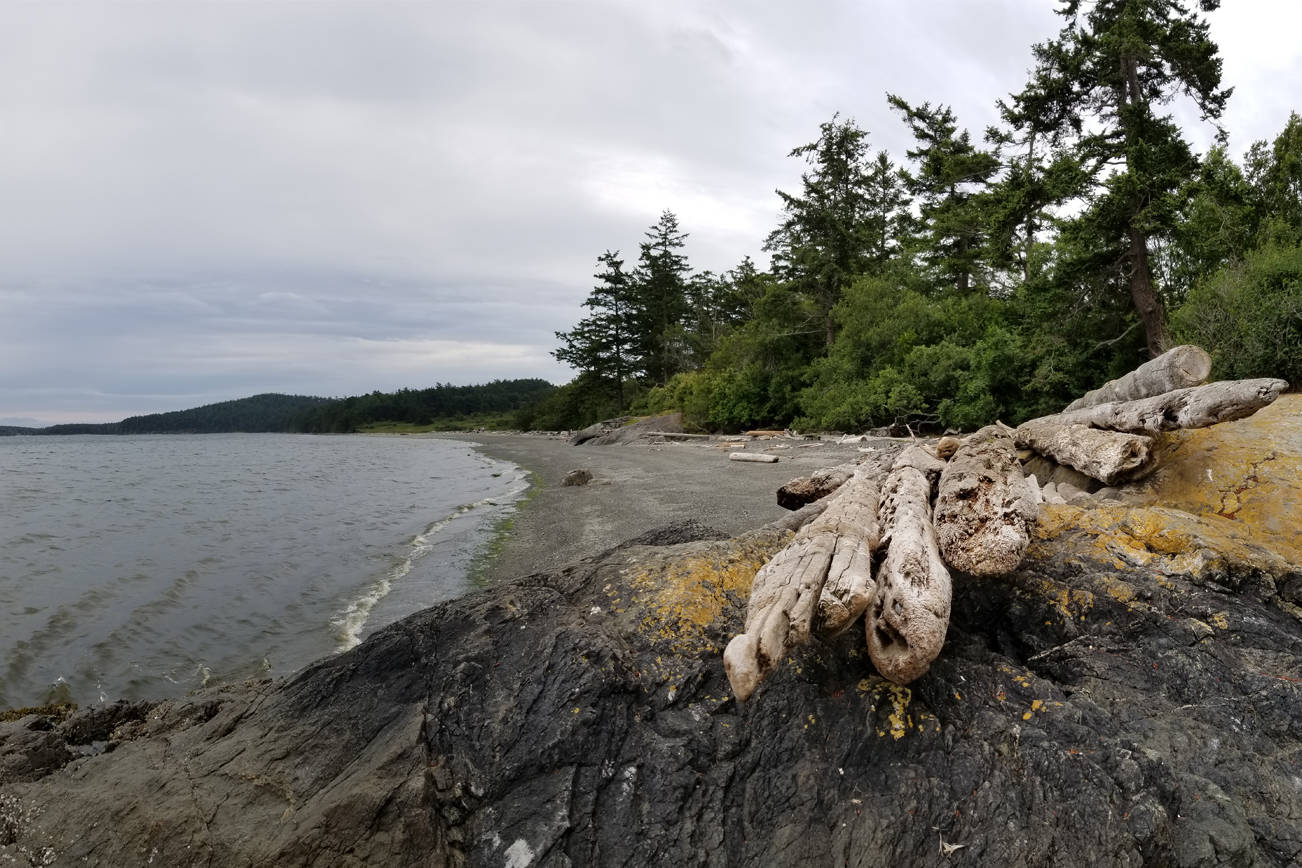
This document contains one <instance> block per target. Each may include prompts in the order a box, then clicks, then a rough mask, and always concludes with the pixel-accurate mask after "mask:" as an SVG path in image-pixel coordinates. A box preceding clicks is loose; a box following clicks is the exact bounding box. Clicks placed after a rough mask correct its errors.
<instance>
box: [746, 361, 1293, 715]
mask: <svg viewBox="0 0 1302 868" xmlns="http://www.w3.org/2000/svg"><path fill="white" fill-rule="evenodd" d="M1210 370H1211V362H1210V358H1209V357H1208V356H1207V354H1206V352H1204V351H1203V350H1202V349H1200V348H1198V347H1193V346H1181V347H1176V348H1174V349H1172V350H1170V351H1169V352H1167V353H1165V354H1163V355H1162V356H1159V357H1158V358H1156V359H1153V360H1152V361H1150V362H1147V363H1145V364H1143V365H1141V366H1139V367H1138V368H1137V369H1136V370H1134V371H1132V372H1131V373H1129V374H1127V375H1126V376H1124V377H1120V378H1118V379H1116V380H1112V381H1110V382H1108V383H1105V384H1104V385H1103V386H1102V387H1100V388H1098V389H1095V390H1093V391H1091V392H1089V393H1088V394H1087V395H1085V396H1084V397H1083V398H1081V399H1079V400H1077V401H1073V402H1072V403H1071V404H1070V405H1068V408H1067V409H1066V410H1064V411H1063V412H1061V413H1057V414H1053V415H1050V416H1044V417H1041V418H1038V419H1032V420H1030V421H1028V422H1025V423H1023V424H1022V425H1021V426H1019V427H1018V428H1017V429H1016V431H1014V430H1013V429H1011V428H1008V426H1006V425H1003V424H1001V423H996V424H994V425H989V426H987V427H985V428H982V429H981V430H979V431H977V432H975V433H974V434H970V435H968V436H967V437H966V438H963V439H961V440H960V439H959V438H957V437H952V436H946V437H943V438H941V440H940V441H939V442H938V443H937V444H936V447H935V449H934V450H933V449H930V448H927V447H924V446H922V445H918V444H917V443H916V442H914V443H913V444H912V445H909V446H907V447H905V448H904V449H903V450H902V451H900V452H899V453H898V455H896V457H895V458H894V461H893V462H891V461H890V459H889V458H888V457H886V456H883V455H876V456H873V455H867V454H865V455H864V456H863V457H861V458H860V459H859V460H860V462H863V463H860V464H854V463H852V464H845V465H840V466H837V467H830V468H826V469H824V470H820V471H817V472H815V473H813V474H811V475H810V476H807V477H798V478H796V479H792V480H791V481H789V482H787V483H786V484H785V485H783V486H782V487H781V488H780V489H778V503H779V504H780V505H782V506H784V507H786V508H787V509H798V508H800V507H801V506H804V505H805V504H808V503H812V502H815V501H817V500H820V499H822V498H829V499H830V502H829V503H828V506H827V509H826V511H825V512H824V513H823V514H822V515H821V516H820V517H819V518H818V519H816V520H814V521H813V522H811V523H810V524H809V525H807V526H806V527H805V528H803V529H802V530H801V531H799V532H798V533H797V534H796V536H795V538H794V539H793V540H792V541H791V543H789V544H788V545H787V547H786V548H784V549H782V550H781V551H779V552H778V553H777V554H776V555H775V556H774V557H773V558H772V559H771V560H770V561H769V562H768V563H767V564H765V565H764V566H763V567H762V568H761V569H760V570H759V572H758V573H757V574H756V576H755V581H754V584H753V586H752V589H751V597H750V603H749V606H748V608H747V614H746V626H745V630H744V632H743V633H741V634H740V635H738V636H736V637H735V638H734V639H733V640H732V642H730V643H729V644H728V646H727V648H726V649H725V651H724V666H725V668H726V670H727V672H728V678H729V680H730V682H731V683H732V687H733V692H734V694H735V695H736V696H737V698H738V699H742V700H745V699H747V698H749V697H750V696H751V695H752V694H753V693H754V691H755V689H756V687H757V686H758V685H759V683H760V682H761V681H762V680H763V679H764V678H765V677H766V676H767V675H768V674H769V673H770V672H772V671H773V669H774V668H775V667H776V666H777V664H778V662H779V661H780V660H781V659H782V658H783V657H784V656H785V655H786V653H787V652H788V651H789V650H790V649H791V648H792V647H794V646H796V645H799V644H802V643H803V642H806V641H808V639H809V637H810V634H811V632H814V631H817V632H818V633H820V634H823V635H829V634H834V633H837V632H839V631H842V630H844V629H846V628H847V627H849V626H851V625H852V624H853V623H854V622H855V621H856V620H857V619H858V617H859V614H860V613H861V612H863V613H864V616H865V619H864V630H865V637H866V640H867V645H868V654H869V657H870V658H871V659H872V661H873V664H874V666H875V667H876V668H877V671H878V672H879V673H880V674H881V675H882V676H883V677H885V678H886V679H888V680H890V681H893V682H895V683H897V684H907V683H909V682H910V681H912V680H914V679H916V678H918V677H920V676H921V675H923V674H924V673H925V672H926V671H927V670H928V668H930V666H931V663H932V662H933V661H934V660H935V659H936V657H937V655H938V654H939V653H940V651H941V648H942V647H943V644H944V641H945V634H946V631H947V628H948V624H949V614H950V605H951V600H952V588H951V584H950V583H951V577H950V572H949V570H950V569H951V568H952V569H954V570H955V571H957V572H958V573H960V574H962V575H967V576H998V575H1005V574H1008V573H1010V572H1012V571H1014V570H1016V569H1017V567H1018V566H1019V565H1020V564H1021V561H1022V558H1023V556H1024V555H1025V553H1026V550H1027V548H1028V546H1029V544H1030V526H1031V524H1032V523H1033V522H1034V521H1035V520H1036V517H1037V515H1038V513H1039V510H1040V508H1041V505H1042V504H1045V503H1047V504H1061V503H1085V502H1089V501H1090V500H1091V494H1090V492H1091V491H1092V490H1095V489H1097V488H1099V487H1100V485H1106V486H1113V485H1116V484H1119V483H1122V482H1126V481H1133V480H1135V479H1137V478H1139V477H1141V476H1143V475H1144V474H1145V473H1147V472H1149V471H1150V470H1151V469H1152V468H1153V466H1154V463H1155V462H1154V458H1153V455H1154V451H1155V450H1154V449H1153V439H1152V437H1153V435H1156V434H1159V433H1162V432H1167V431H1175V430H1181V429H1187V428H1202V427H1207V426H1209V425H1215V424H1218V423H1221V422H1227V421H1231V420H1234V419H1241V418H1244V417H1245V416H1250V415H1252V414H1253V413H1255V412H1257V411H1258V410H1260V409H1261V408H1262V407H1265V406H1267V405H1269V404H1270V403H1271V402H1273V401H1274V400H1275V399H1276V398H1278V397H1279V395H1280V393H1281V392H1282V391H1283V390H1284V389H1285V388H1287V386H1288V384H1287V383H1286V382H1285V381H1284V380H1280V379H1273V378H1262V379H1251V380H1232V381H1226V382H1216V383H1209V384H1205V385H1203V384H1202V383H1203V381H1204V380H1205V379H1206V377H1207V375H1208V373H1209V372H1210ZM751 433H752V434H756V433H761V432H751ZM763 433H770V432H763ZM1019 450H1020V451H1019ZM729 457H730V458H732V459H733V460H749V461H754V460H765V459H771V460H774V461H776V460H777V457H776V456H761V455H755V454H750V455H747V454H744V453H733V454H732V455H730V456H729ZM887 464H889V474H885V465H887ZM1028 473H1030V474H1033V475H1030V476H1028V475H1027V474H1028ZM883 475H885V480H884V481H883V480H882V477H883ZM1041 479H1043V480H1044V481H1043V483H1041V482H1040V481H1039V480H1041ZM1107 491H1108V492H1109V496H1112V495H1115V494H1116V493H1117V491H1116V489H1115V488H1108V489H1107ZM874 563H876V564H877V565H878V566H877V568H876V573H875V574H874V572H873V565H874Z"/></svg>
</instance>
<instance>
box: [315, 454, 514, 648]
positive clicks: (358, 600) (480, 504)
mask: <svg viewBox="0 0 1302 868" xmlns="http://www.w3.org/2000/svg"><path fill="white" fill-rule="evenodd" d="M513 481H514V482H516V483H517V484H516V485H515V486H513V487H512V488H511V489H510V490H509V491H508V493H507V496H506V498H502V497H501V496H494V497H486V498H484V499H483V500H477V501H475V502H474V503H465V504H462V505H461V506H458V507H457V508H456V509H454V510H452V511H451V512H450V513H448V514H447V515H445V516H443V517H442V518H440V519H438V520H437V521H435V522H433V523H431V524H430V525H429V527H427V528H425V530H423V531H421V532H420V533H418V534H416V536H415V537H413V538H412V540H411V542H410V543H408V545H407V551H406V553H405V554H404V555H403V557H402V560H400V561H399V562H398V563H397V564H396V565H395V566H394V567H393V569H391V570H389V571H388V572H386V573H385V574H384V575H383V576H381V577H380V578H379V579H377V580H375V581H374V582H372V583H371V584H370V585H368V586H367V587H366V589H365V590H363V591H362V593H361V594H360V595H358V596H357V597H355V598H354V599H353V600H352V601H350V602H349V603H348V605H347V606H345V607H344V609H343V611H342V612H340V613H339V614H337V615H335V617H333V618H331V619H330V625H331V626H332V627H334V628H335V636H336V638H337V639H338V645H337V646H336V647H335V653H336V654H341V653H343V652H344V651H348V650H349V649H351V648H356V647H357V646H358V645H360V644H361V642H362V633H363V631H364V630H365V628H366V621H367V619H369V618H370V616H371V612H372V610H374V609H375V607H376V605H377V604H379V602H380V601H381V600H383V599H384V598H385V597H387V596H388V595H389V592H390V591H392V590H393V585H394V583H395V582H398V581H401V580H402V579H403V578H404V577H405V576H406V575H407V574H408V573H410V572H411V570H412V567H414V566H415V565H416V563H417V562H418V561H419V560H420V559H421V558H423V557H425V555H427V554H429V553H430V551H431V550H433V548H434V537H435V535H436V534H437V533H438V532H439V531H440V530H442V529H443V528H445V527H447V526H448V525H449V524H451V523H452V522H454V521H456V520H457V519H458V518H461V517H462V516H465V515H467V514H469V513H471V512H474V511H475V510H478V509H484V508H486V507H497V506H501V505H502V502H503V500H506V499H509V501H510V502H514V501H515V500H516V499H518V498H519V497H520V495H522V494H523V493H524V492H525V491H526V490H527V489H528V487H529V483H528V480H527V479H526V478H525V475H524V474H523V473H521V474H520V475H518V476H517V477H516V478H515V479H514V480H513Z"/></svg>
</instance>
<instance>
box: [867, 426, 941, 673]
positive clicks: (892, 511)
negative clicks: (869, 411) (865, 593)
mask: <svg viewBox="0 0 1302 868" xmlns="http://www.w3.org/2000/svg"><path fill="white" fill-rule="evenodd" d="M916 453H922V455H918V454H916ZM925 457H927V453H924V452H923V451H922V450H921V449H920V448H918V447H910V448H908V449H905V450H904V452H903V453H901V455H900V457H899V458H898V459H897V460H896V463H895V466H894V468H893V469H892V470H891V472H890V475H889V476H887V478H886V482H885V484H884V485H883V487H882V505H881V509H880V510H879V514H878V520H879V521H880V523H881V529H882V545H883V546H885V547H886V556H885V558H884V559H883V560H882V563H881V566H880V568H879V569H878V571H877V592H876V595H875V598H874V600H873V603H872V605H870V606H869V607H868V617H867V619H866V623H865V629H866V632H867V639H868V655H869V656H870V657H871V658H872V661H873V665H874V666H876V667H877V671H878V672H879V673H881V675H882V676H883V677H885V678H887V679H889V680H891V681H894V682H895V683H896V684H907V683H908V682H910V681H912V680H914V679H915V678H917V677H919V676H920V675H922V674H923V673H925V672H926V671H927V669H928V667H930V666H931V661H933V660H935V659H936V656H937V655H938V654H940V649H941V648H942V647H943V646H944V644H945V631H946V630H947V629H948V626H949V607H950V597H951V589H950V579H949V572H948V571H947V570H946V569H945V564H944V563H943V562H942V561H941V559H940V551H939V549H938V548H937V547H936V536H935V531H934V530H933V528H932V523H931V487H932V483H931V481H930V480H929V479H928V477H927V474H926V472H924V471H923V470H920V469H919V466H923V467H925V466H927V465H928V462H927V461H925V460H924V458H925ZM931 460H932V461H936V459H935V458H932V459H931ZM936 463H940V462H936Z"/></svg>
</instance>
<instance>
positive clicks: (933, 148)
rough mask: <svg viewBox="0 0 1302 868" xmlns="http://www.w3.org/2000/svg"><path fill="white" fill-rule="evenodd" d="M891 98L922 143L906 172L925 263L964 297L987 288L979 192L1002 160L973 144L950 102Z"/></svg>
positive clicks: (891, 101) (921, 254) (913, 154)
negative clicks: (910, 101)
mask: <svg viewBox="0 0 1302 868" xmlns="http://www.w3.org/2000/svg"><path fill="white" fill-rule="evenodd" d="M886 98H887V100H888V101H889V102H890V104H891V107H892V108H894V109H895V110H896V111H898V112H899V113H900V115H901V116H902V117H903V118H904V122H905V123H906V124H908V126H909V130H910V131H911V132H912V133H913V138H914V140H915V141H916V142H917V146H916V147H914V148H912V149H911V150H909V151H908V156H909V159H911V160H912V161H913V164H914V168H913V171H911V172H906V173H905V174H904V184H905V186H906V187H907V188H908V190H909V192H910V193H912V194H913V195H914V197H915V199H916V201H917V203H918V213H919V218H920V221H921V225H920V227H919V228H920V230H921V237H920V238H919V241H920V244H919V245H918V247H919V254H920V257H921V259H922V261H923V262H924V263H925V264H926V265H927V266H928V267H929V270H930V271H931V272H932V273H933V274H934V275H935V276H936V278H937V280H938V282H939V283H940V284H941V285H942V286H946V287H953V288H954V289H955V290H956V291H957V292H958V293H959V294H960V295H965V294H967V292H968V290H969V289H972V288H974V287H975V288H980V289H984V288H985V287H986V283H987V282H986V281H985V280H984V278H983V276H982V264H983V258H984V252H985V240H986V229H985V225H986V219H985V215H984V214H983V213H982V208H981V205H982V201H981V199H980V198H978V196H979V194H980V193H982V192H984V190H985V189H986V187H987V185H988V184H989V183H990V179H991V177H992V176H993V175H994V174H995V172H996V171H998V169H999V160H998V158H997V157H996V156H995V155H994V154H993V153H991V152H989V151H985V150H982V149H980V148H978V147H976V146H975V145H973V144H972V139H971V136H970V135H969V133H968V131H967V130H961V131H960V130H959V129H958V123H957V121H956V119H955V117H954V112H953V111H952V110H951V109H950V108H949V107H948V106H936V107H935V108H932V106H931V104H930V103H923V104H922V105H921V106H917V107H914V106H911V105H909V104H908V103H907V102H905V101H904V100H903V99H901V98H900V97H898V96H895V95H894V94H888V95H887V97H886Z"/></svg>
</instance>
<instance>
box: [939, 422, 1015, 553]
mask: <svg viewBox="0 0 1302 868" xmlns="http://www.w3.org/2000/svg"><path fill="white" fill-rule="evenodd" d="M1036 514H1037V510H1036V507H1035V499H1034V496H1033V495H1032V493H1031V491H1030V490H1029V487H1028V484H1027V481H1026V477H1025V476H1023V475H1022V464H1021V462H1020V461H1018V460H1017V451H1016V450H1015V449H1014V448H1013V438H1012V437H1010V436H1009V435H1008V433H1007V432H1005V431H1004V430H1003V429H1002V428H1000V427H999V426H996V425H987V426H986V427H985V428H982V429H981V430H980V431H977V432H976V433H975V434H970V435H968V437H967V438H966V439H965V440H964V441H963V444H962V445H961V446H960V447H959V448H958V451H957V452H955V453H954V457H953V458H951V459H950V460H949V463H948V464H946V465H945V470H944V472H942V473H941V475H940V488H939V491H938V493H937V495H936V514H935V519H934V521H933V524H934V526H935V529H936V540H937V543H938V545H939V547H940V553H941V555H942V556H943V557H944V559H945V563H947V564H949V566H951V567H953V568H954V569H956V570H960V571H962V572H964V573H968V574H969V575H974V576H997V575H1002V574H1004V573H1010V572H1012V571H1013V570H1015V569H1017V565H1018V564H1020V563H1021V562H1022V555H1023V554H1025V553H1026V547H1027V546H1028V545H1030V542H1031V537H1030V534H1029V533H1028V531H1027V525H1028V524H1029V523H1031V522H1033V521H1034V520H1035V517H1036Z"/></svg>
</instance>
